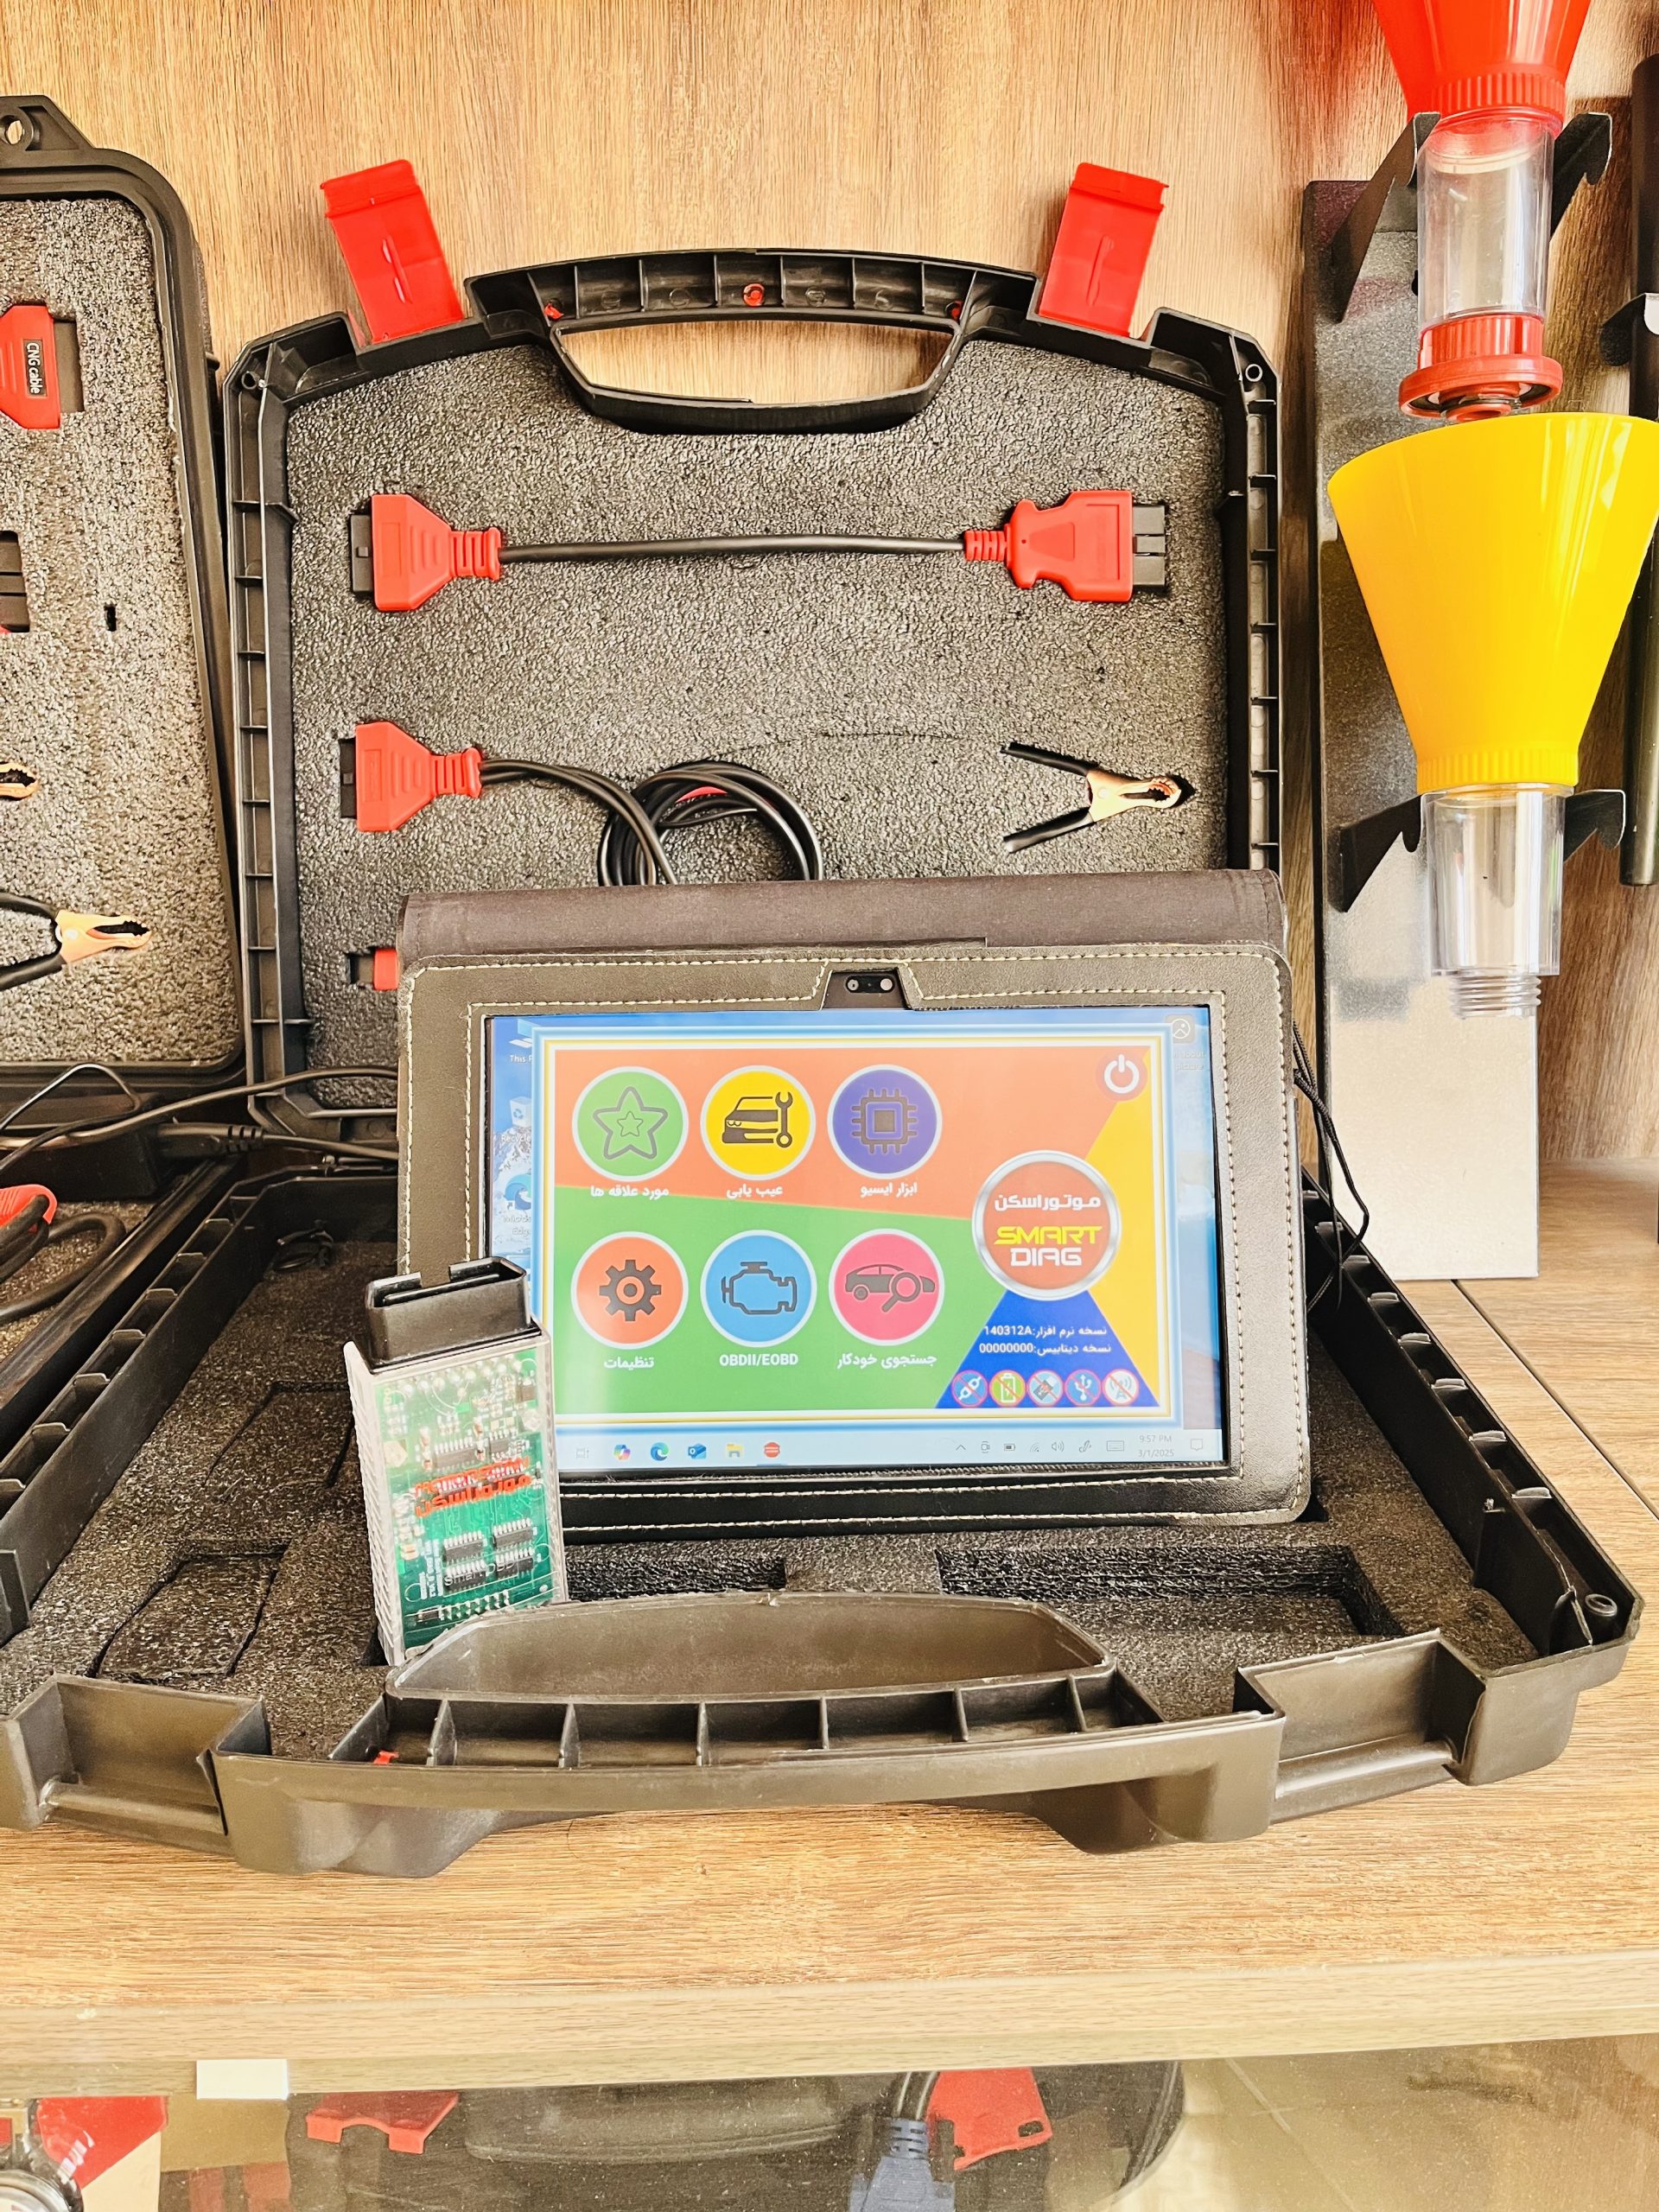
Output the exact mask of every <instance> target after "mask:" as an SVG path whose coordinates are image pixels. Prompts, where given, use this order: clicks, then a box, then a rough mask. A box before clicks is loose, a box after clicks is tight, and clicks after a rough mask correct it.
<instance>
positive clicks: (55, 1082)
mask: <svg viewBox="0 0 1659 2212" xmlns="http://www.w3.org/2000/svg"><path fill="white" fill-rule="evenodd" d="M78 1075H101V1076H103V1077H105V1078H106V1079H107V1080H108V1081H109V1082H111V1083H112V1084H114V1085H115V1087H116V1089H117V1090H119V1091H121V1092H122V1093H123V1094H124V1096H126V1097H128V1098H130V1099H131V1101H132V1103H133V1104H134V1105H135V1106H137V1103H138V1094H137V1091H136V1090H134V1089H133V1087H132V1085H131V1084H130V1083H129V1082H128V1081H127V1079H126V1077H124V1076H122V1075H118V1074H117V1072H116V1071H115V1070H114V1069H113V1068H112V1067H111V1066H110V1065H108V1064H107V1062H105V1061H104V1060H77V1061H76V1062H75V1064H74V1065H73V1067H70V1068H60V1069H59V1071H58V1072H57V1074H56V1075H54V1077H52V1078H51V1080H50V1081H49V1082H47V1083H43V1084H41V1087H40V1089H39V1090H32V1091H30V1093H29V1096H28V1097H27V1098H25V1099H23V1100H22V1102H21V1103H19V1104H18V1105H16V1106H14V1107H13V1108H12V1109H11V1111H10V1113H9V1114H8V1115H7V1116H6V1117H5V1119H4V1120H3V1121H0V1132H3V1131H5V1130H7V1129H9V1128H10V1127H11V1125H12V1123H13V1122H16V1121H19V1120H21V1119H22V1116H24V1115H25V1114H27V1113H28V1111H29V1108H30V1107H31V1106H38V1105H39V1104H40V1103H41V1100H42V1099H43V1098H49V1097H50V1096H52V1093H53V1092H54V1090H61V1089H62V1088H63V1086H64V1084H66V1083H73V1081H74V1079H75V1077H77V1076H78Z"/></svg>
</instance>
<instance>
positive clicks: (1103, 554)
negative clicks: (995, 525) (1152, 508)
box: [962, 492, 1135, 603]
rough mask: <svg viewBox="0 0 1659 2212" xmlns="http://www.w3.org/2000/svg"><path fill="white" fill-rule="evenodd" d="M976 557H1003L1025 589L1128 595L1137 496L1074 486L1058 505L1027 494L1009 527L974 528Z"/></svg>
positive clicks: (967, 547) (971, 545)
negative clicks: (1037, 502) (1045, 586)
mask: <svg viewBox="0 0 1659 2212" xmlns="http://www.w3.org/2000/svg"><path fill="white" fill-rule="evenodd" d="M962 549H963V552H964V553H965V554H966V555H967V556H968V558H969V560H970V561H1001V562H1002V563H1005V564H1006V566H1007V571H1008V574H1009V575H1011V576H1012V577H1013V578H1014V582H1015V583H1017V584H1018V585H1020V588H1021V589H1023V590H1026V591H1029V590H1030V589H1031V588H1032V586H1033V584H1035V583H1043V582H1047V583H1055V584H1058V585H1059V586H1060V588H1061V589H1062V590H1063V591H1064V592H1065V594H1067V596H1068V597H1069V598H1071V599H1083V600H1089V601H1093V602H1095V603H1099V602H1101V601H1122V600H1126V599H1128V597H1129V595H1130V594H1131V593H1132V592H1133V591H1134V589H1135V502H1134V500H1133V499H1131V497H1130V495H1129V494H1128V493H1127V492H1073V493H1072V494H1071V497H1070V499H1063V500H1062V501H1061V502H1060V504H1059V505H1058V507H1038V506H1033V505H1032V503H1031V501H1030V500H1029V499H1021V500H1020V504H1019V505H1018V506H1017V507H1016V508H1015V509H1014V512H1013V513H1012V514H1011V515H1010V516H1009V517H1008V520H1007V528H1006V529H1003V530H969V531H964V532H963V540H962Z"/></svg>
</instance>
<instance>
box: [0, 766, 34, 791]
mask: <svg viewBox="0 0 1659 2212" xmlns="http://www.w3.org/2000/svg"><path fill="white" fill-rule="evenodd" d="M40 788H41V779H40V778H39V777H38V776H37V775H36V774H35V771H34V770H33V769H32V768H30V767H27V766H25V765H24V764H23V762H22V761H21V760H0V800H3V799H12V800H22V799H26V798H34V796H35V792H36V791H39V789H40Z"/></svg>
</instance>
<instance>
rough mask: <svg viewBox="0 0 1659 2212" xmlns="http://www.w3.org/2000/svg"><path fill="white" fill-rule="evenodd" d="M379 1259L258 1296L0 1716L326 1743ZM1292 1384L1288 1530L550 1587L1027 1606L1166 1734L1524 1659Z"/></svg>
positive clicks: (198, 1375) (627, 1557) (363, 1608)
mask: <svg viewBox="0 0 1659 2212" xmlns="http://www.w3.org/2000/svg"><path fill="white" fill-rule="evenodd" d="M390 1270H391V1250H390V1248H389V1247H388V1246H386V1245H384V1244H378V1243H360V1244H345V1245H341V1246H340V1247H339V1248H338V1258H337V1261H336V1263H335V1264H334V1266H333V1267H331V1268H304V1269H299V1270H296V1271H294V1272H291V1273H273V1274H268V1275H267V1276H266V1277H265V1278H264V1281H262V1282H261V1283H260V1284H259V1285H258V1286H257V1287H256V1288H255V1290H254V1291H253V1293H252V1294H251V1296H250V1297H249V1298H248V1299H247V1300H246V1301H245V1303H244V1305H243V1306H241V1307H240V1308H239V1310H238V1312H237V1313H235V1314H234V1315H233V1316H232V1318H231V1319H230V1321H229V1322H228V1323H227V1324H226V1327H225V1328H224V1330H223V1331H222V1332H221V1333H220V1334H219V1337H218V1338H217V1339H216V1341H215V1342H214V1343H213V1344H212V1345H211V1346H210V1348H209V1349H208V1351H207V1354H206V1356H205V1357H204V1358H203V1359H202V1361H201V1363H200V1365H199V1366H198V1368H197V1369H196V1370H195V1372H194V1375H193V1376H191V1378H190V1380H189V1382H188V1383H187V1384H186V1386H185V1388H184V1389H183V1390H182V1391H181V1393H180V1394H179V1395H178V1397H177V1399H176V1400H175V1402H174V1404H173V1405H172V1406H171V1407H170V1408H168V1411H167V1413H166V1414H163V1416H162V1420H161V1422H160V1423H159V1425H158V1426H157V1427H156V1429H155V1431H154V1432H153V1433H152V1434H151V1435H150V1437H149V1440H148V1442H146V1443H145V1444H144V1446H143V1448H142V1449H141V1450H140V1452H138V1454H137V1458H136V1459H134V1461H133V1463H132V1465H130V1467H129V1468H128V1470H127V1471H126V1472H125V1473H124V1475H123V1476H122V1477H121V1478H120V1480H119V1481H118V1483H117V1484H116V1486H115V1488H114V1490H113V1491H111V1495H110V1497H108V1498H107V1499H106V1501H105V1503H104V1505H103V1506H102V1507H101V1508H100V1509H99V1512H98V1513H97V1514H96V1515H95V1516H93V1518H92V1521H91V1522H89V1523H88V1525H87V1527H86V1530H85V1532H84V1533H83V1535H81V1537H80V1539H79V1542H78V1543H77V1544H76V1545H75V1547H74V1548H73V1551H72V1552H71V1553H70V1554H69V1556H68V1558H67V1560H65V1562H64V1564H63V1565H62V1567H60V1569H59V1570H58V1573H56V1574H55V1575H54V1578H53V1580H51V1581H50V1582H49V1583H48V1586H47V1587H46V1589H45V1590H44V1591H43V1592H41V1596H40V1598H39V1599H38V1601H37V1602H36V1605H35V1614H34V1618H33V1619H32V1620H31V1622H30V1624H29V1626H28V1627H27V1628H26V1629H25V1630H22V1633H21V1634H20V1635H18V1636H17V1637H14V1638H13V1640H12V1642H11V1643H10V1644H8V1645H7V1646H6V1647H5V1648H4V1649H3V1650H0V1710H10V1707H12V1706H13V1705H14V1704H16V1701H17V1700H19V1699H20V1698H22V1696H23V1695H24V1694H27V1692H29V1690H31V1689H33V1688H35V1687H36V1686H37V1685H38V1684H40V1683H41V1682H42V1681H46V1680H47V1678H48V1676H50V1675H54V1674H67V1675H99V1674H104V1675H113V1676H117V1677H118V1678H119V1679H121V1680H124V1681H149V1682H161V1683H165V1684H167V1685H168V1686H169V1687H172V1688H189V1689H201V1690H207V1689H221V1688H224V1689H229V1690H232V1691H234V1692H240V1693H241V1694H245V1695H247V1696H250V1697H255V1696H257V1697H261V1698H263V1699H264V1701H265V1705H266V1708H267V1711H268V1713H269V1714H270V1722H271V1729H272V1736H273V1740H274V1743H275V1745H276V1747H277V1750H278V1751H281V1752H285V1753H288V1754H290V1755H296V1756H298V1755H308V1756H321V1755H323V1754H325V1753H327V1751H330V1750H332V1749H333V1748H334V1745H335V1744H336V1743H337V1742H338V1741H339V1739H340V1737H341V1736H342V1735H344V1733H345V1732H346V1729H347V1728H348V1727H349V1726H351V1724H352V1723H353V1721H354V1720H355V1719H357V1718H358V1717H359V1714H360V1713H363V1712H364V1711H365V1710H366V1709H367V1707H369V1706H370V1705H371V1704H372V1701H373V1700H374V1698H375V1697H376V1696H377V1695H378V1692H379V1688H380V1685H381V1682H382V1681H383V1679H384V1672H385V1670H384V1668H383V1667H382V1665H381V1664H380V1663H379V1657H378V1646H377V1643H376V1637H375V1627H374V1608H373V1600H372V1592H371V1587H370V1580H369V1559H368V1545H367V1540H366V1537H365V1531H364V1525H363V1508H362V1497H361V1492H360V1489H359V1479H358V1473H357V1461H356V1452H355V1448H354V1446H353V1445H352V1441H351V1434H352V1430H351V1408H350V1402H349V1399H348V1396H347V1394H346V1383H345V1376H344V1371H343V1367H342V1363H341V1358H340V1346H341V1344H343V1343H344V1341H345V1339H346V1337H347V1336H349V1335H350V1334H352V1333H353V1331H354V1330H355V1329H356V1327H357V1326H358V1325H359V1321H360V1319H361V1315H362V1311H363V1293H364V1288H365V1285H366V1284H367V1282H368V1281H370V1279H371V1278H372V1276H374V1275H377V1274H386V1273H388V1272H390ZM1310 1386H1311V1398H1312V1407H1311V1411H1312V1423H1313V1482H1314V1503H1313V1507H1312V1508H1311V1509H1310V1511H1309V1513H1308V1514H1307V1515H1306V1516H1305V1517H1304V1518H1303V1519H1302V1520H1301V1521H1300V1522H1296V1523H1294V1524H1293V1525H1291V1526H1288V1527H1286V1526H1277V1527H1259V1526H1258V1527H1243V1528H1214V1527H1208V1526H1201V1525H1198V1524H1191V1523H1189V1524H1179V1523H1178V1524H1173V1525H1171V1526H1169V1527H1166V1528H1155V1527H1147V1526H1144V1525H1139V1524H1128V1525H1124V1526H1122V1527H1118V1528H1110V1529H1087V1530H1076V1529H1072V1530H1065V1529H1059V1530H1052V1531H1044V1532H1041V1533H1036V1534H1032V1535H1019V1534H1012V1535H1009V1534H1001V1533H994V1534H972V1533H969V1534H963V1533H961V1532H952V1533H951V1534H950V1535H949V1536H947V1537H941V1538H938V1539H933V1538H930V1537H927V1536H924V1535H899V1536H892V1537H887V1536H875V1537H858V1538H850V1537H849V1538H845V1539H839V1540H826V1539H819V1538H803V1539H790V1540H787V1541H770V1540H767V1541H759V1540H757V1541H728V1542H707V1541H697V1542H665V1543H630V1544H588V1543H582V1544H576V1545H573V1546H572V1547H571V1548H570V1553H569V1574H570V1587H571V1594H572V1596H573V1597H574V1598H575V1599H578V1600H580V1599H588V1598H601V1597H612V1596H641V1595H648V1594H651V1593H652V1592H665V1591H685V1590H730V1589H779V1588H785V1587H788V1588H805V1589H836V1588H842V1589H865V1590H868V1589H882V1590H889V1589H897V1590H938V1589H944V1590H950V1591H960V1592H973V1593H978V1594H984V1595H988V1596H997V1597H1015V1598H1026V1599H1039V1600H1040V1601H1041V1602H1042V1603H1044V1604H1045V1605H1052V1607H1054V1608H1055V1610H1056V1611H1059V1612H1062V1613H1065V1614H1066V1615H1068V1616H1070V1617H1071V1618H1073V1619H1075V1620H1076V1621H1077V1622H1078V1623H1079V1624H1081V1625H1082V1626H1084V1627H1085V1628H1087V1629H1089V1630H1091V1631H1093V1632H1094V1633H1096V1635H1097V1636H1098V1637H1100V1638H1101V1640H1102V1641H1103V1643H1104V1644H1105V1645H1106V1647H1107V1649H1109V1651H1111V1652H1112V1654H1113V1655H1114V1656H1116V1658H1117V1659H1118V1660H1119V1661H1120V1662H1121V1663H1122V1666H1123V1668H1124V1669H1125V1671H1126V1672H1127V1673H1128V1675H1129V1676H1130V1678H1131V1679H1132V1680H1133V1681H1135V1682H1136V1683H1137V1684H1138V1685H1139V1687H1140V1688H1141V1689H1142V1690H1143V1691H1145V1692H1146V1693H1147V1695H1148V1696H1149V1697H1150V1698H1151V1700H1152V1701H1153V1703H1154V1706H1155V1707H1157V1709H1158V1710H1159V1711H1160V1713H1163V1714H1165V1715H1166V1717H1168V1718H1170V1719H1190V1718H1195V1717H1197V1716H1199V1715H1202V1714H1205V1713H1224V1712H1229V1711H1230V1710H1231V1708H1232V1701H1233V1673H1234V1669H1235V1668H1236V1667H1238V1666H1240V1665H1245V1664H1249V1662H1252V1661H1262V1660H1269V1659H1279V1658H1287V1657H1292V1656H1296V1655H1297V1654H1300V1653H1306V1652H1318V1651H1328V1650H1332V1649H1338V1648H1339V1647H1341V1646H1344V1645H1348V1644H1357V1643H1363V1642H1365V1641H1367V1640H1368V1639H1370V1638H1373V1637H1392V1636H1399V1635H1407V1634H1414V1633H1417V1632H1420V1631H1426V1630H1433V1629H1440V1630H1444V1632H1445V1634H1446V1636H1447V1637H1448V1638H1449V1639H1450V1641H1451V1642H1452V1643H1453V1644H1454V1645H1455V1646H1456V1647H1457V1649H1459V1650H1460V1651H1462V1652H1463V1653H1464V1654H1465V1656H1467V1657H1468V1658H1470V1659H1471V1660H1472V1661H1473V1662H1475V1664H1476V1665H1477V1666H1479V1667H1483V1668H1493V1667H1500V1666H1505V1665H1510V1664H1514V1663H1516V1662H1521V1661H1522V1660H1525V1659H1528V1658H1530V1657H1531V1656H1534V1654H1533V1651H1532V1647H1531V1646H1530V1644H1529V1643H1528V1642H1527V1640H1526V1638H1525V1637H1523V1636H1522V1634H1521V1631H1520V1630H1519V1629H1518V1628H1516V1625H1515V1624H1514V1623H1513V1622H1512V1621H1511V1620H1510V1618H1509V1617H1508V1616H1507V1614H1505V1613H1504V1612H1503V1611H1502V1610H1501V1609H1500V1607H1499V1606H1498V1605H1497V1604H1496V1603H1495V1601H1494V1600H1493V1599H1491V1597H1489V1596H1488V1595H1487V1594H1486V1593H1485V1592H1482V1591H1480V1590H1478V1589H1476V1588H1475V1586H1474V1585H1473V1582H1472V1580H1471V1574H1470V1571H1469V1567H1468V1564H1467V1562H1466V1561H1465V1559H1464V1557H1463V1554H1462V1553H1461V1552H1460V1551H1459V1549H1458V1548H1457V1546H1456V1545H1455V1544H1454V1543H1453V1542H1452V1539H1451V1537H1450V1536H1449V1535H1447V1533H1446V1529H1445V1528H1444V1527H1443V1526H1442V1524H1441V1523H1440V1521H1439V1520H1438V1519H1437V1518H1436V1517H1435V1516H1434V1514H1433V1511H1432V1510H1430V1508H1429V1506H1428V1505H1427V1503H1426V1501H1425V1500H1424V1498H1423V1497H1422V1494H1421V1491H1419V1490H1418V1489H1417V1487H1416V1485H1415V1484H1414V1483H1413V1482H1412V1480H1411V1478H1410V1476H1409V1475H1408V1472H1407V1471H1406V1469H1405V1468H1404V1466H1403V1465H1402V1464H1401V1462H1400V1460H1399V1459H1397V1458H1396V1457H1395V1454H1394V1452H1393V1451H1392V1450H1391V1449H1390V1448H1389V1445H1388V1444H1387V1442H1386V1441H1385V1440H1384V1439H1383V1436H1382V1434H1381V1433H1380V1432H1379V1431H1378V1430H1377V1429H1376V1427H1375V1426H1374V1425H1373V1424H1372V1422H1371V1421H1370V1417H1369V1416H1368V1415H1367V1414H1365V1412H1364V1411H1363V1408H1362V1407H1361V1406H1360V1404H1359V1402H1358V1401H1357V1399H1356V1398H1355V1397H1354V1395H1353V1394H1352V1392H1351V1390H1350V1389H1348V1387H1347V1385H1346V1383H1344V1382H1343V1380H1342V1379H1341V1377H1340V1376H1339V1375H1338V1373H1337V1371H1336V1370H1335V1369H1334V1367H1333V1366H1332V1363H1331V1362H1330V1361H1329V1359H1328V1358H1327V1357H1325V1353H1324V1352H1323V1351H1322V1350H1321V1349H1320V1348H1319V1346H1318V1345H1317V1344H1316V1345H1315V1346H1314V1348H1313V1356H1312V1363H1311V1370H1310ZM666 1687H670V1686H665V1688H666Z"/></svg>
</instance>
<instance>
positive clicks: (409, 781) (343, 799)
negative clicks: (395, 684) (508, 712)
mask: <svg viewBox="0 0 1659 2212" xmlns="http://www.w3.org/2000/svg"><path fill="white" fill-rule="evenodd" d="M483 790H484V755H483V754H482V753H480V751H479V749H478V747H476V746H475V745H468V746H467V747H464V748H463V749H462V750H461V752H459V753H434V752H432V751H431V750H430V749H429V747H426V746H424V745H423V744H422V743H421V741H420V740H419V739H418V738H417V737H411V736H410V734H409V732H408V731H407V730H406V729H399V728H398V727H397V723H396V722H359V724H358V726H357V729H356V732H355V734H354V735H353V736H352V737H349V738H348V739H347V740H346V742H345V744H344V745H342V746H341V747H340V811H341V813H342V814H344V815H345V817H346V819H347V821H350V822H355V823H356V824H357V826H358V828H359V829H375V830H386V829H402V828H403V826H404V823H405V822H410V821H412V820H413V819H414V817H416V815H417V814H418V813H419V812H420V810H421V809H422V808H423V806H429V805H430V804H431V803H432V801H433V800H434V799H435V798H480V797H481V796H482V794H483Z"/></svg>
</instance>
